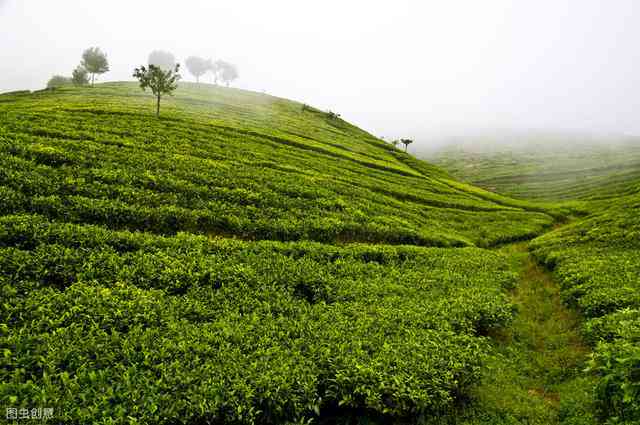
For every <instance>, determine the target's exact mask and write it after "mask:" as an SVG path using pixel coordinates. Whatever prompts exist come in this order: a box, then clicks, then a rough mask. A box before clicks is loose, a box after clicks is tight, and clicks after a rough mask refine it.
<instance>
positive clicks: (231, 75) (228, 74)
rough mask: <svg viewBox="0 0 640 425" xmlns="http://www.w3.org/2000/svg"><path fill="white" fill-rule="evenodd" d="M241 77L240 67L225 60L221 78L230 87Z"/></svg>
mask: <svg viewBox="0 0 640 425" xmlns="http://www.w3.org/2000/svg"><path fill="white" fill-rule="evenodd" d="M238 77H239V74H238V68H237V67H236V66H235V65H234V64H232V63H229V62H223V66H222V71H221V73H220V78H221V79H222V81H223V82H224V83H225V84H226V85H227V87H229V84H230V83H231V82H232V81H233V80H235V79H237V78H238Z"/></svg>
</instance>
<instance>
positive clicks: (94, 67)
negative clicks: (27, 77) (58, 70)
mask: <svg viewBox="0 0 640 425" xmlns="http://www.w3.org/2000/svg"><path fill="white" fill-rule="evenodd" d="M107 71H109V61H108V60H107V55H106V54H105V53H104V52H102V51H101V50H100V48H99V47H90V48H88V49H87V50H85V51H84V52H83V53H82V57H81V59H80V64H79V65H78V66H76V67H75V69H74V70H73V71H72V72H71V77H65V76H62V75H54V76H53V77H51V78H50V79H49V81H48V82H47V88H49V89H52V88H56V87H61V86H68V85H75V86H85V85H87V84H89V82H91V85H92V86H93V84H94V82H95V78H96V75H97V74H104V73H105V72H107ZM89 75H91V79H89Z"/></svg>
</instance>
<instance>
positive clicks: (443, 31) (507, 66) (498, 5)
mask: <svg viewBox="0 0 640 425" xmlns="http://www.w3.org/2000/svg"><path fill="white" fill-rule="evenodd" d="M94 45H95V46H100V47H101V48H102V49H103V50H104V51H106V52H107V54H108V58H109V62H110V64H111V71H110V72H109V73H107V74H105V75H104V76H103V77H102V78H101V80H102V81H107V80H110V81H111V80H128V79H131V77H130V75H131V73H132V70H133V68H134V67H135V66H137V65H140V64H142V63H144V62H145V61H146V58H147V55H148V54H149V52H150V51H151V50H153V49H164V50H169V51H172V52H173V53H174V54H175V55H176V56H177V57H178V58H179V59H184V58H185V57H187V56H190V55H200V56H204V57H213V58H214V59H216V58H223V59H226V60H228V61H230V62H234V63H236V64H237V65H238V67H239V70H240V79H239V80H238V81H237V82H236V86H239V87H242V88H247V89H251V90H256V91H262V90H265V91H266V92H267V93H270V94H273V95H276V96H282V97H287V98H292V99H295V100H299V101H303V102H307V103H309V104H312V105H315V106H318V107H321V108H325V109H327V108H330V109H332V110H334V111H336V112H339V113H341V114H342V116H343V117H344V118H346V119H348V120H350V121H352V122H354V123H356V124H358V125H360V126H362V127H363V128H365V129H367V130H369V131H371V132H372V133H374V134H376V135H378V136H386V137H388V138H390V137H415V138H416V139H417V140H418V141H419V142H423V143H428V140H429V139H430V138H433V137H436V136H441V135H446V134H450V133H454V134H459V133H464V132H473V131H478V130H490V129H516V130H522V129H544V130H552V131H556V130H571V131H573V130H575V131H580V132H598V133H603V132H606V133H626V134H635V135H640V1H638V0H599V1H596V0H512V1H506V0H505V1H502V0H440V1H427V0H423V1H420V0H415V1H407V0H394V1H376V0H368V1H360V0H351V1H348V0H341V1H340V0H324V1H304V0H297V1H296V0H286V1H285V0H282V1H278V0H271V1H264V0H262V1H253V0H228V1H226V2H223V1H195V0H181V1H178V2H164V1H160V0H155V1H151V0H126V1H123V0H111V1H94V0H77V1H76V0H74V1H71V0H57V1H52V0H0V91H8V90H17V89H37V88H42V87H43V86H44V85H45V83H46V81H47V79H48V78H49V77H50V76H51V75H52V74H70V73H71V70H72V69H73V68H74V67H75V65H76V64H77V63H78V62H79V60H80V55H81V53H82V51H83V50H84V49H85V48H86V47H90V46H94ZM184 71H185V72H184V73H183V75H184V76H185V77H186V79H191V76H188V75H186V69H184Z"/></svg>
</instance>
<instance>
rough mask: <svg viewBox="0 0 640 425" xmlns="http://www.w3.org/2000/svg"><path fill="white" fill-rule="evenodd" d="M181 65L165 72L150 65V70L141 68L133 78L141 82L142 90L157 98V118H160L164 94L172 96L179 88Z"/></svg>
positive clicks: (136, 70)
mask: <svg viewBox="0 0 640 425" xmlns="http://www.w3.org/2000/svg"><path fill="white" fill-rule="evenodd" d="M179 71H180V64H176V65H175V67H174V68H173V69H168V70H164V69H162V68H160V67H159V66H155V65H149V68H148V69H147V68H145V67H144V66H141V67H140V68H136V69H135V71H134V73H133V76H134V77H135V78H137V79H138V81H140V88H142V90H146V89H147V88H149V89H151V92H152V93H153V94H154V95H155V96H156V99H157V104H156V105H157V106H156V116H160V98H161V97H162V95H163V94H169V95H170V94H171V93H173V91H174V90H175V89H177V88H178V80H180V74H179Z"/></svg>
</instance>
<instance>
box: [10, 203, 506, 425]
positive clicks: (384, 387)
mask: <svg viewBox="0 0 640 425" xmlns="http://www.w3.org/2000/svg"><path fill="white" fill-rule="evenodd" d="M0 223H1V225H0V229H2V230H1V233H0V246H1V247H2V248H0V261H1V262H2V264H1V266H0V270H2V272H1V274H0V281H1V282H2V286H1V287H2V297H3V300H4V302H3V306H2V317H3V318H4V320H3V323H4V325H3V327H4V328H3V333H4V334H5V339H4V340H5V347H4V357H3V360H2V362H3V368H2V372H1V374H2V382H3V385H2V387H1V388H2V394H0V397H1V398H2V399H3V400H5V401H11V402H12V403H13V404H16V403H20V404H21V405H34V404H35V405H40V404H43V403H44V404H47V405H55V406H56V409H57V410H58V411H59V412H61V414H63V415H64V416H63V417H62V419H64V420H82V421H90V422H93V423H100V421H106V420H107V419H108V418H116V419H115V420H116V421H120V420H121V419H124V418H125V417H126V416H133V417H137V418H144V421H149V422H161V421H162V420H163V419H162V418H174V419H176V418H179V420H180V421H182V422H183V423H193V422H194V421H202V422H204V421H206V420H209V421H214V422H215V421H226V422H242V423H250V422H252V421H259V422H263V423H264V422H278V423H282V422H284V421H286V420H291V421H294V420H296V421H297V420H301V419H304V418H307V419H308V418H312V417H317V416H318V415H321V416H323V417H326V416H327V415H332V414H339V413H340V414H344V412H343V411H345V412H346V411H349V409H355V410H353V411H354V412H356V413H357V414H360V415H361V414H369V415H374V416H379V417H387V418H391V417H396V418H400V417H409V416H416V415H421V414H427V413H433V412H438V411H445V410H446V409H447V408H449V407H450V406H451V403H452V402H453V400H455V399H457V398H458V397H460V396H462V395H463V394H464V393H465V391H467V389H468V388H469V386H470V385H472V384H473V383H474V381H475V380H476V379H477V377H478V373H479V367H480V364H481V361H482V357H483V353H484V351H485V349H486V346H485V342H484V341H483V338H482V337H481V336H479V335H482V334H485V333H486V332H487V331H488V330H489V329H491V328H494V327H496V326H501V325H503V324H505V323H506V322H508V321H509V320H510V318H511V315H512V310H511V307H510V305H509V303H508V302H507V301H506V297H505V295H504V292H503V290H504V288H507V287H510V286H512V285H513V284H514V282H515V278H516V274H515V273H513V272H512V271H511V270H510V268H509V265H508V261H507V260H506V258H505V257H503V256H502V255H500V254H497V253H493V252H490V251H485V250H480V249H476V248H466V249H459V250H451V249H440V248H418V247H391V246H369V245H354V246H351V247H345V248H338V247H334V246H327V245H322V244H318V243H308V242H302V243H301V242H290V243H282V242H266V241H265V242H243V241H237V240H236V241H234V240H228V239H213V240H212V239H209V238H207V237H204V236H195V235H190V234H186V233H181V234H178V235H176V236H174V237H161V236H152V235H149V234H142V233H131V232H127V231H111V230H107V229H105V228H103V227H100V226H88V225H75V224H64V223H55V222H50V221H49V220H47V219H46V218H44V217H42V216H36V215H16V216H5V217H3V218H2V219H0ZM178 389H179V390H178ZM62 412H64V413H62ZM366 412H368V413H366Z"/></svg>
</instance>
